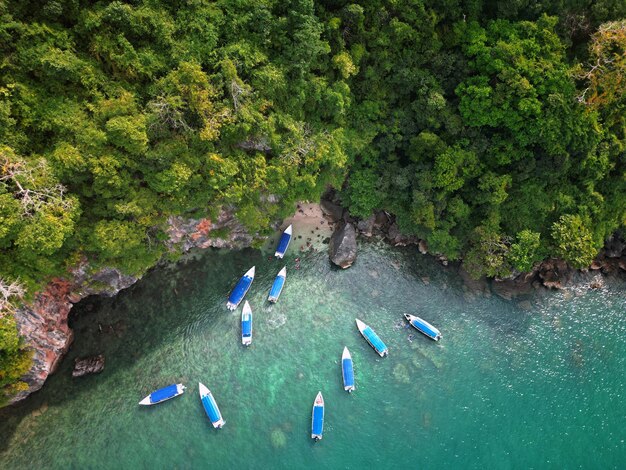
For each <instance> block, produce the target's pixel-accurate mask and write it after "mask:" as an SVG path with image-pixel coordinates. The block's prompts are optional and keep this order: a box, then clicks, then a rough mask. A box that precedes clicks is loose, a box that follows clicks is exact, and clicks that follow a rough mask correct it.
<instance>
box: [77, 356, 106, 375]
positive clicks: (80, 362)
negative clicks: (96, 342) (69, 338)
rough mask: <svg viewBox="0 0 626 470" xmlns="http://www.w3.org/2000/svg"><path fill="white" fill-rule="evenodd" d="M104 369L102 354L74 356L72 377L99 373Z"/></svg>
mask: <svg viewBox="0 0 626 470" xmlns="http://www.w3.org/2000/svg"><path fill="white" fill-rule="evenodd" d="M103 370H104V355H103V354H98V355H97V356H89V357H84V358H76V360H75V361H74V370H73V371H72V377H82V376H83V375H89V374H99V373H100V372H102V371H103Z"/></svg>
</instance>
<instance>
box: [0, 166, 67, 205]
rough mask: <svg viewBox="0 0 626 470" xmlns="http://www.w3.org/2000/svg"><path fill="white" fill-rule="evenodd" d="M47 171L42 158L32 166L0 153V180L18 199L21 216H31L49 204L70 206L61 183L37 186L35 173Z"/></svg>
mask: <svg viewBox="0 0 626 470" xmlns="http://www.w3.org/2000/svg"><path fill="white" fill-rule="evenodd" d="M47 171H48V168H47V166H46V162H45V161H44V160H40V161H39V162H38V163H37V165H34V166H32V165H27V164H26V162H24V161H22V160H15V159H11V158H9V157H8V156H7V155H0V182H4V183H6V184H7V185H9V190H10V191H11V192H12V193H13V195H14V197H15V199H17V200H19V201H20V203H21V206H22V216H23V217H31V216H32V215H34V214H35V213H36V212H38V211H40V210H41V209H43V208H44V207H45V206H48V205H50V204H54V205H56V206H58V207H60V208H62V209H65V210H69V209H71V208H72V206H73V203H72V201H71V200H69V199H67V198H65V197H64V196H65V194H66V193H67V189H66V188H65V186H63V185H62V184H59V183H57V184H55V185H52V186H43V187H37V186H38V184H37V178H36V175H38V174H39V175H45V174H46V173H47ZM11 186H13V187H11Z"/></svg>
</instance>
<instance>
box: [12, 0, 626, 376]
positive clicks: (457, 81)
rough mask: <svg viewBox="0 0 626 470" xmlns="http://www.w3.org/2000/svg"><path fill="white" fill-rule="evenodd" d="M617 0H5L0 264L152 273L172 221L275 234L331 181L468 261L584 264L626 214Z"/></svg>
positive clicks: (502, 269)
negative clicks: (219, 217)
mask: <svg viewBox="0 0 626 470" xmlns="http://www.w3.org/2000/svg"><path fill="white" fill-rule="evenodd" d="M624 5H625V4H624V2H616V1H614V0H599V1H594V2H591V1H587V0H584V1H580V0H548V1H544V2H533V1H529V0H512V1H509V2H507V3H506V5H504V4H503V3H502V2H496V1H493V0H472V1H465V0H444V1H441V0H438V1H433V0H394V1H390V0H366V1H362V2H359V3H351V2H350V1H344V0H332V1H328V0H319V1H316V2H314V1H313V0H287V1H278V0H238V1H236V2H235V1H232V0H216V1H213V2H191V1H190V2H181V1H176V0H172V1H165V0H134V1H130V0H128V1H121V0H116V1H112V2H109V1H106V2H105V1H96V2H87V1H84V0H47V1H45V2H43V3H42V2H35V1H33V0H26V1H21V2H3V1H0V19H1V21H0V55H1V56H2V66H0V282H2V283H4V284H5V285H14V283H15V282H19V285H21V286H24V287H25V289H26V291H27V293H26V295H27V296H28V295H30V296H32V295H34V293H35V292H36V291H37V289H39V288H41V286H43V285H44V284H45V283H46V282H48V281H49V280H50V279H51V278H53V277H55V276H61V277H62V276H64V275H65V274H66V272H67V269H68V268H69V267H71V266H72V264H73V263H75V262H76V260H78V259H88V260H89V262H90V266H91V268H92V269H98V268H99V267H102V266H115V267H117V268H119V269H121V270H123V271H126V272H128V273H133V274H138V273H141V272H143V271H144V270H146V269H147V268H148V267H150V266H152V265H153V264H154V263H155V262H156V261H157V260H158V259H159V258H160V257H161V256H162V255H163V253H164V251H165V248H164V244H163V243H161V242H160V241H159V240H162V239H163V237H164V230H165V228H166V221H167V218H168V217H169V216H171V215H181V216H190V217H206V216H209V217H211V216H212V215H215V213H216V212H217V211H218V210H219V208H220V207H224V206H229V207H233V208H235V209H236V211H237V216H238V218H239V219H240V220H241V221H242V222H243V223H244V224H245V225H246V226H247V227H248V228H249V230H250V231H251V232H255V233H262V232H265V231H268V230H269V228H270V223H271V222H272V221H275V220H277V219H278V218H281V217H282V216H284V215H286V214H287V213H289V212H290V211H292V210H293V208H294V204H295V202H296V201H298V200H307V199H308V200H314V199H317V198H319V196H320V194H321V193H322V192H323V191H324V190H325V188H327V187H328V186H334V187H335V188H337V189H339V190H340V194H341V197H342V199H343V201H344V203H345V205H346V206H347V207H348V208H349V209H350V211H351V212H352V213H353V214H355V215H357V216H361V217H367V216H369V215H370V214H371V212H372V211H373V210H375V209H384V210H387V211H389V212H391V213H394V214H395V215H396V216H397V221H398V224H399V226H400V228H401V229H402V230H403V231H404V232H406V233H409V234H414V235H417V236H419V237H421V238H423V239H425V240H427V242H428V244H429V247H430V250H431V251H433V252H435V253H439V254H442V255H444V256H447V257H448V258H450V259H460V258H464V259H465V260H466V265H467V266H469V267H470V268H471V269H472V272H473V274H475V275H481V274H486V275H490V276H506V275H509V274H511V273H514V272H516V271H525V270H529V269H531V268H532V266H533V265H534V264H535V263H536V262H538V261H540V260H541V259H544V258H545V257H547V256H560V257H563V258H565V259H566V260H567V261H569V262H570V263H571V264H572V265H573V266H584V265H586V264H588V263H589V262H590V260H591V259H592V258H593V257H594V256H595V254H596V253H597V251H598V250H599V248H600V247H601V246H602V243H603V241H604V239H605V238H606V237H607V236H608V235H610V234H611V233H612V232H614V231H615V230H618V229H619V228H621V227H622V226H623V224H624V220H625V217H624V214H625V210H626V207H625V198H624V196H623V194H624V189H625V187H624V186H625V183H624V164H625V163H626V157H625V153H624V152H625V150H624V148H625V146H624V144H625V141H626V135H625V130H624V129H626V127H625V125H624V104H625V101H624V96H625V95H624V83H626V81H625V80H624V77H625V76H626V60H625V59H624V57H626V56H625V53H626V41H625V39H624V38H626V24H625V22H624V18H625V17H626V6H624ZM270 196H272V197H270ZM2 321H3V322H4V323H3V324H2V325H0V370H4V372H2V373H1V374H0V387H3V386H4V384H8V383H13V382H14V380H15V377H16V371H21V370H22V369H23V366H24V363H25V359H24V358H26V357H27V355H26V354H25V353H24V352H23V351H22V349H21V345H19V344H18V343H16V342H15V341H14V339H13V338H14V332H15V325H14V323H12V322H11V318H10V315H8V316H5V317H4V318H3V320H2ZM7 364H13V365H7ZM7 370H10V371H12V372H6V371H7ZM2 374H4V375H2ZM18 375H19V374H18ZM7 377H11V378H10V379H7ZM3 380H4V382H3ZM7 380H8V382H7Z"/></svg>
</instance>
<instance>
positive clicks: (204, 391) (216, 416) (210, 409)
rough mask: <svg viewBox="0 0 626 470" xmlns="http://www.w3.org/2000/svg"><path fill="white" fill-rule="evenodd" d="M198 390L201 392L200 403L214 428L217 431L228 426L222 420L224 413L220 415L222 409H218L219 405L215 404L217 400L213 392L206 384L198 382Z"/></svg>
mask: <svg viewBox="0 0 626 470" xmlns="http://www.w3.org/2000/svg"><path fill="white" fill-rule="evenodd" d="M198 389H199V390H200V401H201V402H202V406H203V407H204V411H205V412H206V415H207V416H208V417H209V420H211V424H213V427H214V428H215V429H220V428H221V427H222V426H224V425H225V424H226V421H224V418H222V413H220V409H219V408H218V407H217V403H216V402H215V398H213V394H212V393H211V390H209V389H208V388H206V387H205V386H204V384H202V383H200V382H198Z"/></svg>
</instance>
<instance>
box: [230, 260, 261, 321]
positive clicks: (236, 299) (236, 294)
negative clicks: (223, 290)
mask: <svg viewBox="0 0 626 470" xmlns="http://www.w3.org/2000/svg"><path fill="white" fill-rule="evenodd" d="M254 269H255V268H254V266H252V267H251V268H250V269H248V271H247V272H246V274H244V275H243V276H242V277H241V279H239V281H238V282H237V284H236V285H235V287H234V288H233V290H232V291H231V293H230V295H229V296H228V302H226V308H228V310H235V309H236V308H237V307H238V306H239V304H240V303H241V301H242V300H243V298H244V297H245V296H246V293H247V292H248V289H250V286H251V285H252V281H254Z"/></svg>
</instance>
